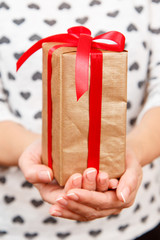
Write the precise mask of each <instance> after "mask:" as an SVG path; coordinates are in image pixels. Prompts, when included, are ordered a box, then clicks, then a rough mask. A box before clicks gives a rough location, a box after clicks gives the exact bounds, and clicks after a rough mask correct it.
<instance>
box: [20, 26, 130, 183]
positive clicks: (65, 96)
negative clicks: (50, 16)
mask: <svg viewBox="0 0 160 240" xmlns="http://www.w3.org/2000/svg"><path fill="white" fill-rule="evenodd" d="M97 39H107V40H111V41H112V43H111V44H109V43H106V42H103V43H102V42H99V41H96V40H97ZM42 45H43V46H42ZM40 47H43V75H42V78H43V113H42V118H43V129H42V159H43V162H44V163H45V164H47V165H49V166H50V167H51V168H53V171H54V176H55V178H56V180H57V181H58V182H59V184H60V185H61V186H63V185H64V184H65V182H66V181H67V179H68V178H69V176H71V175H72V174H73V173H77V172H79V173H83V171H84V169H86V168H87V167H95V168H96V169H97V170H98V171H99V170H100V171H105V172H107V173H108V175H109V177H110V178H118V177H120V176H121V175H122V174H123V172H124V170H125V146H126V105H127V51H124V36H123V35H122V34H121V33H119V32H109V33H106V34H102V35H100V36H97V37H96V38H94V39H93V38H92V37H91V34H90V31H89V30H88V29H86V28H84V27H75V28H71V29H69V31H68V34H60V35H55V36H52V37H49V38H46V39H43V40H40V41H39V42H38V43H37V44H36V45H34V46H33V47H32V48H31V50H28V53H27V52H26V53H25V54H26V55H24V56H22V59H20V60H19V61H20V62H19V65H18V68H19V67H20V65H21V64H22V63H23V62H24V61H25V60H26V59H27V58H28V57H29V56H30V55H31V53H33V52H35V51H36V50H38V49H39V48H40Z"/></svg>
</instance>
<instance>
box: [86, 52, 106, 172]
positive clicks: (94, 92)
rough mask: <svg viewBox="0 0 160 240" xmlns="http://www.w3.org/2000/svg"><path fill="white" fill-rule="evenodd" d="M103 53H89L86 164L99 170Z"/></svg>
mask: <svg viewBox="0 0 160 240" xmlns="http://www.w3.org/2000/svg"><path fill="white" fill-rule="evenodd" d="M102 62H103V55H102V52H101V51H99V50H93V51H92V53H91V79H90V99H89V100H90V101H89V102H90V105H89V135H88V166H87V167H94V168H96V169H97V172H99V162H100V138H101V107H102V66H103V64H102Z"/></svg>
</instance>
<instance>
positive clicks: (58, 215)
mask: <svg viewBox="0 0 160 240" xmlns="http://www.w3.org/2000/svg"><path fill="white" fill-rule="evenodd" d="M51 215H54V216H56V217H60V216H62V213H61V212H58V211H55V210H53V211H52V212H51Z"/></svg>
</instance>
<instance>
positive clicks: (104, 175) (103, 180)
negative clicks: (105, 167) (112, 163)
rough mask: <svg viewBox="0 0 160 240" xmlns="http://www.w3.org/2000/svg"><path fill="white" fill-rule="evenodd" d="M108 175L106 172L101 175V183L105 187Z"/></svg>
mask: <svg viewBox="0 0 160 240" xmlns="http://www.w3.org/2000/svg"><path fill="white" fill-rule="evenodd" d="M107 179H108V175H107V174H106V173H104V172H102V173H100V177H99V181H100V184H102V185H104V184H106V183H107Z"/></svg>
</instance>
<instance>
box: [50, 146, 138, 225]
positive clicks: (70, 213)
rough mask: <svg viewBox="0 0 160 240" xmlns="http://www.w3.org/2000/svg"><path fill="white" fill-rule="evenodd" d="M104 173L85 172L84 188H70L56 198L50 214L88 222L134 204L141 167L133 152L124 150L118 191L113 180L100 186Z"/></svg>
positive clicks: (118, 211)
mask: <svg viewBox="0 0 160 240" xmlns="http://www.w3.org/2000/svg"><path fill="white" fill-rule="evenodd" d="M87 171H89V172H90V176H92V177H91V178H92V181H88V179H87ZM103 174H104V173H99V174H98V175H97V174H95V171H94V170H93V169H91V170H90V169H87V170H86V171H85V172H84V174H83V183H82V187H83V188H82V189H72V190H69V191H68V192H67V193H66V194H63V195H61V196H59V197H58V199H57V201H56V204H54V205H53V206H52V207H51V208H50V214H51V215H53V216H60V217H62V218H68V219H73V220H79V221H90V220H94V219H97V218H102V217H106V216H109V215H117V214H119V213H120V212H121V211H122V210H123V209H124V208H128V207H130V206H131V205H132V204H133V203H134V200H135V197H136V194H137V191H138V188H139V186H140V183H141V180H142V167H141V166H140V164H139V162H138V160H137V158H136V156H135V154H134V152H132V151H131V150H127V153H126V171H125V173H124V174H123V175H122V177H121V178H120V180H119V182H118V186H117V189H113V188H114V187H113V184H114V182H115V183H116V180H106V182H105V184H101V183H102V182H101V183H100V181H99V179H100V175H101V176H102V175H103ZM96 175H97V176H96ZM108 188H109V190H108ZM111 188H112V189H111ZM95 190H97V191H95Z"/></svg>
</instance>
